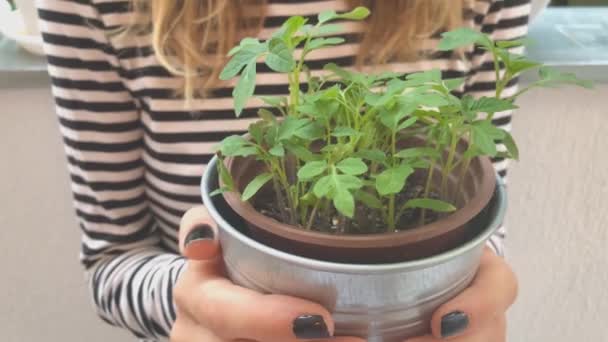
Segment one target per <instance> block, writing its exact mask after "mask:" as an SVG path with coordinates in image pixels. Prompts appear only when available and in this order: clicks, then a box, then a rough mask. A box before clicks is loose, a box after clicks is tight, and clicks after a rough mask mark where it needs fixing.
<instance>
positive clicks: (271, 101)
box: [259, 96, 287, 107]
mask: <svg viewBox="0 0 608 342" xmlns="http://www.w3.org/2000/svg"><path fill="white" fill-rule="evenodd" d="M259 99H260V100H262V101H263V102H264V103H265V104H267V105H270V106H273V107H281V106H283V105H285V103H286V102H287V99H286V98H285V97H283V96H260V97H259Z"/></svg>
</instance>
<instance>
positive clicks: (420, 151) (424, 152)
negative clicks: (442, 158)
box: [395, 147, 439, 159]
mask: <svg viewBox="0 0 608 342" xmlns="http://www.w3.org/2000/svg"><path fill="white" fill-rule="evenodd" d="M395 157H398V158H403V159H411V158H419V157H431V158H439V152H437V150H435V149H434V148H431V147H412V148H408V149H405V150H401V151H399V152H397V154H396V155H395Z"/></svg>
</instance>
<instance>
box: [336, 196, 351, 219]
mask: <svg viewBox="0 0 608 342" xmlns="http://www.w3.org/2000/svg"><path fill="white" fill-rule="evenodd" d="M333 203H334V206H335V207H336V209H337V210H338V211H339V212H340V213H341V214H342V215H344V216H346V217H350V218H352V217H353V216H354V215H355V199H354V198H353V195H352V194H351V193H350V191H348V190H346V189H337V191H336V194H335V196H334V198H333Z"/></svg>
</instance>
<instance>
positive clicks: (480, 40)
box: [437, 27, 489, 51]
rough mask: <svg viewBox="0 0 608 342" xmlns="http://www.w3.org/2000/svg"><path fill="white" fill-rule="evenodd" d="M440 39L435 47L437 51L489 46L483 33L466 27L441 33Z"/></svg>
mask: <svg viewBox="0 0 608 342" xmlns="http://www.w3.org/2000/svg"><path fill="white" fill-rule="evenodd" d="M441 37H442V39H441V41H440V42H439V45H438V47H437V48H438V49H439V51H450V50H455V49H458V48H461V47H465V46H470V45H472V44H480V45H484V46H488V45H489V44H488V40H489V39H488V38H487V37H486V36H485V35H484V34H483V33H480V32H478V31H475V30H473V29H470V28H467V27H462V28H458V29H455V30H453V31H449V32H445V33H442V34H441Z"/></svg>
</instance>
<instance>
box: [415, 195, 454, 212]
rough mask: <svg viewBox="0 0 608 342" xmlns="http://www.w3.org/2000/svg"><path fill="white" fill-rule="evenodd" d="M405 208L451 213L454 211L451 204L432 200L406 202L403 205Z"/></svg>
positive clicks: (419, 199)
mask: <svg viewBox="0 0 608 342" xmlns="http://www.w3.org/2000/svg"><path fill="white" fill-rule="evenodd" d="M404 207H406V208H420V209H429V210H433V211H437V212H442V213H445V212H451V211H454V210H456V207H454V206H453V205H452V204H450V203H448V202H444V201H441V200H436V199H432V198H415V199H411V200H409V201H407V202H406V203H405V205H404Z"/></svg>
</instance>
